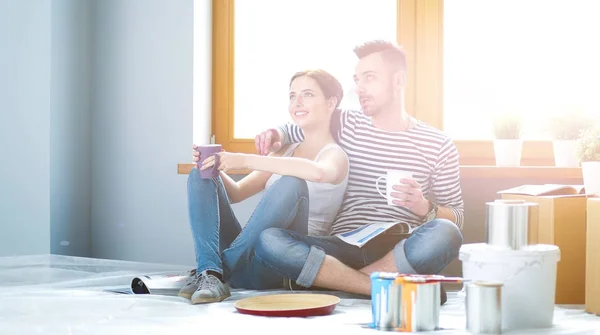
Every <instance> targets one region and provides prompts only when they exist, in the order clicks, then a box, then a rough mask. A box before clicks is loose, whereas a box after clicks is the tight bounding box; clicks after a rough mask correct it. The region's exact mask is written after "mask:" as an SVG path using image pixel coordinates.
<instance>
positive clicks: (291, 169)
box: [245, 148, 348, 184]
mask: <svg viewBox="0 0 600 335" xmlns="http://www.w3.org/2000/svg"><path fill="white" fill-rule="evenodd" d="M245 161H246V163H245V165H246V168H248V169H250V170H255V171H264V172H270V173H276V174H279V175H282V176H283V175H286V176H294V177H298V178H301V179H304V180H308V181H312V182H316V183H329V184H339V183H340V182H342V181H343V180H344V178H345V177H346V174H347V172H348V159H347V158H346V154H344V153H343V152H342V151H341V150H340V149H337V148H332V149H329V150H326V151H324V152H323V153H322V154H321V156H320V157H319V159H318V160H317V161H312V160H310V159H305V158H297V157H273V156H259V155H246V157H245Z"/></svg>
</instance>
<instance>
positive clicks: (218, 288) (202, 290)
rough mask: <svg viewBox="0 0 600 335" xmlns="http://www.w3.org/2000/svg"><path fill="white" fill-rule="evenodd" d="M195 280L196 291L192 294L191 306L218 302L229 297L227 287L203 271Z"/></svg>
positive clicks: (229, 293)
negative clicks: (196, 284)
mask: <svg viewBox="0 0 600 335" xmlns="http://www.w3.org/2000/svg"><path fill="white" fill-rule="evenodd" d="M198 277H199V279H198V280H197V283H198V289H196V292H194V294H192V299H191V300H192V304H194V305H195V304H205V303H210V302H220V301H223V300H225V299H227V298H228V297H230V296H231V292H230V291H229V285H227V284H225V283H223V282H221V281H220V280H219V278H217V277H215V276H213V275H209V274H207V273H206V271H203V272H202V273H201V274H200V275H199V276H198Z"/></svg>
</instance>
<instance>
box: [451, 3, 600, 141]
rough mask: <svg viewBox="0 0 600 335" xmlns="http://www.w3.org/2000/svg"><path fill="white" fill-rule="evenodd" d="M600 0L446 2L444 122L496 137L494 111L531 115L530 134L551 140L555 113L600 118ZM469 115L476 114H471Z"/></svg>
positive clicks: (456, 129)
mask: <svg viewBox="0 0 600 335" xmlns="http://www.w3.org/2000/svg"><path fill="white" fill-rule="evenodd" d="M599 10H600V2H598V1H567V0H564V1H547V0H527V1H502V0H495V1H478V0H461V1H445V2H444V9H443V11H444V14H443V21H444V22H443V26H444V27H443V30H444V33H443V39H444V51H443V64H444V65H443V68H444V73H443V78H444V79H443V83H444V99H443V119H444V129H445V131H447V132H448V133H449V134H450V135H451V136H452V137H453V138H455V139H457V140H485V139H492V135H493V134H492V130H491V129H492V128H491V117H492V115H493V114H494V113H503V112H516V113H520V114H521V115H522V116H523V121H524V122H523V131H524V134H523V135H524V138H525V139H535V140H540V139H548V134H547V132H545V131H544V122H545V120H546V119H547V117H548V115H551V114H554V113H559V112H576V111H583V112H587V113H588V114H590V115H593V116H595V117H597V118H598V121H600V103H599V101H598V99H597V98H595V95H596V94H597V92H600V81H599V80H598V78H600V61H599V59H600V52H599V50H600V49H598V48H597V46H596V42H593V41H595V40H596V35H597V32H598V31H600V21H599V20H598V19H597V16H598V13H600V11H599ZM467 120H468V121H467Z"/></svg>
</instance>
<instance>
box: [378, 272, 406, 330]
mask: <svg viewBox="0 0 600 335" xmlns="http://www.w3.org/2000/svg"><path fill="white" fill-rule="evenodd" d="M398 276H399V274H398V273H388V272H374V273H372V274H371V313H372V317H373V323H372V325H371V326H372V327H373V328H376V329H381V330H397V329H398V328H400V326H401V324H400V307H401V306H400V302H401V301H400V300H401V299H400V298H401V296H400V294H401V292H400V290H401V286H400V285H399V284H397V283H396V282H395V279H396V278H397V277H398Z"/></svg>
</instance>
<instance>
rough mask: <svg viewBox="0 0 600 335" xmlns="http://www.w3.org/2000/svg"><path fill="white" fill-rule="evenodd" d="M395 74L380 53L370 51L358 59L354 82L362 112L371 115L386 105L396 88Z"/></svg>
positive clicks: (393, 95) (391, 99)
mask: <svg viewBox="0 0 600 335" xmlns="http://www.w3.org/2000/svg"><path fill="white" fill-rule="evenodd" d="M395 79H397V75H396V74H395V73H392V71H390V66H389V65H388V64H386V63H385V61H384V60H383V58H382V57H381V54H380V53H378V52H376V53H372V54H370V55H368V56H366V57H363V58H362V59H359V60H358V63H357V64H356V72H355V74H354V82H355V83H356V93H357V94H358V98H359V99H360V100H359V101H360V106H361V107H362V110H363V113H364V114H365V115H367V116H373V115H376V114H377V113H379V112H380V111H381V110H382V108H384V107H385V106H388V105H389V104H390V103H391V102H392V101H393V99H394V97H395V94H394V93H395V92H394V90H396V89H398V86H397V85H398V83H397V81H396V80H395Z"/></svg>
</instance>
